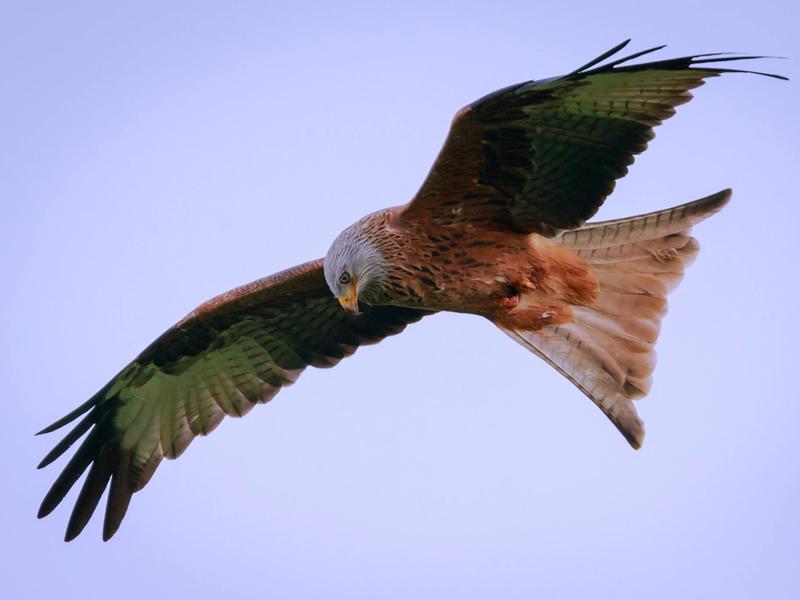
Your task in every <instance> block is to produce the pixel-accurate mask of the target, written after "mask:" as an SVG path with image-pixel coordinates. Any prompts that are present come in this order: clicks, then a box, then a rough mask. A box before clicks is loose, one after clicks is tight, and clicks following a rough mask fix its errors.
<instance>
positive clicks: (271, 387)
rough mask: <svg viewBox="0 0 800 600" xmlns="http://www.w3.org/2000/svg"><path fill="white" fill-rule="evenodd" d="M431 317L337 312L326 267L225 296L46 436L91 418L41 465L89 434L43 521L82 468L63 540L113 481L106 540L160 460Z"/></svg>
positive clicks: (372, 310) (390, 311)
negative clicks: (307, 372) (304, 377)
mask: <svg viewBox="0 0 800 600" xmlns="http://www.w3.org/2000/svg"><path fill="white" fill-rule="evenodd" d="M426 314H430V313H429V312H427V311H422V310H415V309H409V308H398V307H392V306H376V307H365V310H364V312H363V313H362V314H360V315H354V314H352V313H350V312H347V311H345V310H342V308H341V306H340V305H339V303H338V301H337V300H336V299H335V298H334V297H333V295H332V294H331V293H330V291H329V289H328V286H327V285H326V284H325V278H324V275H323V271H322V260H317V261H314V262H310V263H306V264H304V265H301V266H298V267H295V268H293V269H289V270H287V271H283V272H282V273H278V274H276V275H273V276H271V277H267V278H264V279H261V280H258V281H256V282H253V283H251V284H249V285H246V286H243V287H241V288H237V289H235V290H232V291H230V292H228V293H226V294H223V295H221V296H218V297H217V298H214V299H213V300H211V301H209V302H207V303H206V304H204V305H202V306H200V307H199V308H198V309H196V310H195V311H193V312H192V313H191V314H190V315H188V316H187V317H186V318H185V319H183V320H182V321H181V322H180V323H178V324H177V325H175V326H174V327H172V328H171V329H169V330H168V331H167V332H165V333H164V334H163V335H162V336H161V337H159V338H158V339H157V340H156V341H155V342H153V343H152V344H151V345H150V346H149V347H148V348H147V349H146V350H144V352H142V353H141V354H140V355H139V356H138V357H137V358H136V359H135V360H134V361H133V362H131V363H130V364H129V365H128V366H127V367H125V368H124V369H123V370H122V371H121V372H120V373H119V374H118V375H117V376H116V377H114V378H113V379H112V380H111V381H110V382H109V383H108V384H107V385H106V386H105V387H104V388H103V389H101V390H100V391H99V392H98V393H97V394H96V395H95V396H94V397H92V398H91V399H90V400H89V401H88V402H86V403H84V404H83V405H81V406H80V407H78V408H77V409H76V410H74V411H73V412H71V413H70V414H68V415H67V416H65V417H64V418H62V419H60V420H58V421H56V422H55V423H53V424H52V425H51V426H50V427H47V428H46V429H44V430H43V431H42V432H40V433H49V432H51V431H54V430H56V429H59V428H60V427H63V426H64V425H66V424H67V423H69V422H71V421H73V420H75V419H77V418H78V417H80V416H81V415H84V414H85V416H84V417H83V419H82V420H81V421H79V422H78V424H77V425H75V427H74V428H73V429H72V431H70V432H69V433H68V434H67V435H66V437H65V438H64V439H63V440H62V441H61V442H59V443H58V444H57V445H56V447H55V448H53V450H52V451H51V452H50V453H49V454H48V455H47V456H46V457H45V458H44V460H43V461H42V462H41V464H40V465H39V468H42V467H44V466H46V465H48V464H50V463H51V462H52V461H54V460H55V459H57V458H58V457H59V456H61V455H62V454H63V453H64V452H66V451H67V449H68V448H69V447H70V446H71V445H72V444H73V443H74V442H76V441H77V440H78V439H79V438H81V437H82V436H83V435H84V434H85V433H86V432H89V433H88V435H87V436H86V438H85V439H84V440H83V442H82V443H81V445H80V447H79V448H78V450H77V451H76V452H75V454H74V455H73V456H72V458H71V460H70V461H69V463H67V465H66V467H65V468H64V470H63V471H62V472H61V474H60V475H59V476H58V478H57V479H56V481H55V483H53V486H52V487H51V488H50V491H49V492H48V493H47V495H46V496H45V498H44V500H43V502H42V505H41V508H40V510H39V517H40V518H41V517H44V516H46V515H48V514H49V513H50V512H52V511H53V509H54V508H55V507H56V506H57V505H58V504H59V503H60V502H61V501H62V500H63V499H64V496H65V495H66V494H67V492H68V491H69V490H70V488H71V487H72V486H73V485H74V484H75V482H76V481H77V480H78V478H79V477H80V476H81V475H82V474H83V472H84V471H85V470H86V469H87V468H89V474H88V475H87V477H86V480H85V481H84V483H83V487H82V488H81V491H80V494H79V495H78V499H77V501H76V503H75V507H74V509H73V511H72V515H71V517H70V520H69V524H68V526H67V532H66V537H65V539H66V540H67V541H69V540H71V539H73V538H75V537H76V536H77V535H78V534H79V533H80V532H81V531H82V530H83V528H84V527H85V526H86V524H87V523H88V521H89V518H90V517H91V515H92V513H93V512H94V510H95V508H96V506H97V503H98V502H99V500H100V497H101V496H102V494H103V491H104V490H105V488H106V486H107V485H108V482H109V481H111V488H110V491H109V493H108V500H107V506H106V513H105V523H104V526H103V538H104V539H106V540H107V539H109V538H110V537H111V536H112V535H114V533H115V532H116V530H117V528H118V527H119V525H120V522H121V521H122V518H123V517H124V516H125V512H126V510H127V508H128V503H129V502H130V499H131V496H132V495H133V493H134V492H137V491H139V490H140V489H142V488H143V487H144V486H145V485H146V484H147V482H148V480H149V479H150V477H151V476H152V475H153V472H154V471H155V469H156V467H158V464H159V463H160V462H161V460H162V459H163V458H176V457H178V456H180V454H181V453H182V452H183V451H184V450H186V447H187V446H188V445H189V444H190V443H191V441H192V440H193V439H194V438H195V437H196V436H198V435H206V434H208V433H209V432H211V431H212V430H213V429H214V428H215V427H216V426H217V425H218V424H219V422H220V421H221V420H222V418H223V417H224V416H225V415H229V416H237V417H238V416H242V415H244V414H245V413H247V412H248V411H249V410H250V409H251V408H253V406H254V405H256V404H259V403H264V402H267V401H269V400H270V399H272V397H273V396H275V394H277V393H278V391H280V389H281V388H282V387H283V386H286V385H289V384H291V383H293V382H294V381H295V380H296V379H297V377H298V376H299V375H300V373H301V372H302V371H303V369H305V368H306V367H307V366H309V365H311V366H315V367H331V366H333V365H335V364H336V363H338V362H339V361H340V360H341V359H342V358H344V357H346V356H349V355H350V354H352V353H353V352H355V350H356V349H357V348H358V347H359V346H361V345H363V344H373V343H376V342H379V341H380V340H382V339H383V338H384V337H386V336H389V335H394V334H396V333H399V332H401V331H402V330H403V329H404V328H405V327H406V325H408V324H409V323H413V322H415V321H418V320H419V319H420V318H422V317H423V316H425V315H426Z"/></svg>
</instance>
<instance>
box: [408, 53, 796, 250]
mask: <svg viewBox="0 0 800 600" xmlns="http://www.w3.org/2000/svg"><path fill="white" fill-rule="evenodd" d="M627 43H628V42H627V41H626V42H624V43H622V44H620V45H619V46H617V47H615V48H613V49H611V50H609V51H608V52H606V53H605V54H603V55H602V56H599V57H598V58H596V59H595V60H593V61H591V62H590V63H588V64H587V65H584V66H583V67H581V68H579V69H577V70H576V71H573V72H572V73H569V74H568V75H564V76H561V77H554V78H550V79H544V80H541V81H528V82H526V83H520V84H518V85H512V86H510V87H507V88H504V89H501V90H498V91H496V92H494V93H492V94H489V95H488V96H485V97H483V98H481V99H480V100H477V101H476V102H473V103H472V104H470V105H468V106H466V107H464V108H463V109H461V110H460V111H459V112H458V113H457V114H456V116H455V119H454V120H453V124H452V126H451V128H450V133H449V134H448V137H447V140H446V141H445V144H444V147H443V148H442V150H441V152H440V154H439V156H438V157H437V159H436V162H435V163H434V164H433V167H432V168H431V171H430V173H429V174H428V177H427V178H426V180H425V182H424V183H423V185H422V187H421V189H420V190H419V192H418V193H417V195H416V196H415V198H414V199H413V200H412V201H411V202H410V203H409V204H408V205H407V206H406V208H405V211H404V217H405V218H408V219H419V220H432V221H433V222H435V223H437V224H439V225H445V226H446V225H453V224H472V225H478V226H483V227H492V228H502V229H512V230H514V231H519V232H535V233H539V234H541V235H545V236H548V237H551V236H554V235H556V234H558V233H559V232H561V231H563V230H566V229H574V228H576V227H580V226H581V225H583V223H584V222H585V221H586V220H587V219H589V218H590V217H591V216H592V215H594V214H595V213H596V212H597V209H598V208H599V207H600V205H601V204H602V203H603V201H604V200H605V199H606V197H607V196H608V195H609V194H610V193H611V192H612V190H613V189H614V185H615V182H616V180H617V179H619V178H620V177H622V176H624V175H625V174H626V173H627V171H628V165H630V164H631V163H633V160H634V157H635V156H636V155H637V154H639V153H640V152H642V151H643V150H645V148H647V143H648V142H649V141H650V140H651V139H652V138H653V136H654V134H653V128H654V127H655V126H657V125H659V124H660V123H661V122H662V121H664V120H665V119H667V118H669V117H671V116H672V115H673V114H675V107H676V106H677V105H679V104H683V103H685V102H688V101H689V100H690V99H691V94H690V93H689V90H691V89H692V88H696V87H698V86H700V85H702V84H703V82H704V80H705V79H707V78H709V77H716V76H717V75H719V74H721V73H725V72H749V73H752V72H754V71H741V70H737V69H723V68H710V67H707V66H705V65H707V64H709V63H719V62H725V61H730V60H748V59H754V58H761V57H756V56H738V57H737V56H720V55H715V54H704V55H697V56H686V57H682V58H675V59H671V60H662V61H657V62H649V63H643V64H636V65H626V64H624V63H627V62H628V61H630V60H631V59H634V58H637V57H639V56H642V55H645V54H649V53H651V52H655V51H656V50H660V49H661V48H663V46H660V47H658V48H652V49H649V50H645V51H643V52H638V53H636V54H633V55H631V56H627V57H625V58H621V59H618V60H614V61H612V62H609V63H607V64H605V65H602V66H599V67H595V65H598V64H599V63H602V62H603V61H605V60H606V59H607V58H609V57H610V56H612V55H614V54H616V53H617V52H619V51H620V50H621V49H622V48H623V47H624V46H626V45H627ZM695 65H704V66H700V67H695ZM592 67H595V68H592ZM760 74H762V75H768V76H770V77H777V78H779V79H785V78H784V77H781V76H778V75H770V74H766V73H760Z"/></svg>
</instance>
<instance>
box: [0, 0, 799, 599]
mask: <svg viewBox="0 0 800 600" xmlns="http://www.w3.org/2000/svg"><path fill="white" fill-rule="evenodd" d="M110 4H113V5H114V6H110ZM401 6H402V8H401ZM795 6H796V3H794V2H790V1H786V2H750V1H748V2H744V1H738V0H737V1H725V2H685V1H682V0H680V1H673V2H669V3H660V2H659V3H649V2H616V1H613V0H612V1H606V2H583V1H580V2H578V1H576V2H564V3H560V2H535V1H528V2H475V3H470V2H466V1H461V2H450V3H441V4H429V3H427V2H424V3H414V2H404V3H393V4H392V5H385V6H382V5H379V4H378V3H372V2H370V3H364V4H351V3H346V2H336V3H331V4H330V5H325V4H299V3H298V4H296V5H292V6H290V5H289V3H270V2H236V3H225V2H218V3H202V2H183V3H181V2H169V3H166V2H149V3H143V2H128V3H121V2H116V3H106V2H95V3H92V2H49V3H42V2H35V1H26V2H4V3H2V8H0V74H2V93H0V104H1V105H2V107H3V108H2V111H0V131H1V132H2V133H0V173H1V176H0V228H1V231H0V250H1V251H2V254H0V256H2V262H1V263H0V276H1V277H2V281H3V291H2V300H0V325H1V326H2V332H3V333H2V349H0V371H1V373H0V375H1V376H2V382H3V393H2V396H3V406H4V417H5V424H4V427H3V434H2V436H0V457H2V458H1V459H0V460H2V473H3V494H2V500H0V502H2V510H0V531H1V532H2V536H0V544H2V547H1V548H0V552H2V556H0V565H2V566H1V567H0V570H2V582H3V583H2V590H3V592H2V594H3V596H4V597H7V598H47V597H58V598H82V599H91V598H100V597H103V598H109V597H113V598H115V599H118V600H123V599H128V598H135V599H139V600H140V599H142V598H148V597H160V598H184V597H193V598H211V597H220V596H223V597H230V598H251V597H252V598H256V597H258V598H282V599H283V598H285V599H295V598H297V599H301V598H348V599H350V598H414V599H417V598H419V599H427V598H460V599H467V598H495V597H496V598H504V599H516V598H587V597H591V598H597V599H602V598H615V599H620V598H653V599H655V598H665V599H666V598H707V597H716V598H726V599H737V598H756V597H763V598H797V597H800V596H798V594H800V584H799V583H798V578H800V554H799V553H800V548H799V547H798V546H799V543H798V539H800V517H799V516H798V506H800V481H799V477H800V475H799V473H798V464H799V462H798V459H799V458H800V451H799V450H798V429H799V426H800V406H799V405H798V401H800V394H799V393H798V389H797V386H796V383H795V381H796V380H795V375H796V371H797V368H798V367H797V358H796V355H797V346H796V340H797V334H798V316H797V303H798V292H799V291H800V290H799V289H798V284H797V278H798V267H797V253H798V235H797V222H798V217H800V209H799V208H798V206H800V204H799V203H798V200H799V199H798V194H797V185H796V183H795V180H796V178H797V174H798V169H800V163H798V151H797V148H798V145H797V144H798V142H797V140H798V139H799V137H798V134H799V133H800V132H798V117H797V114H798V113H797V107H798V106H800V95H799V94H798V91H797V79H798V75H800V74H798V72H797V64H798V62H797V60H798V58H800V47H799V46H798V41H797V40H798V37H797V24H798V21H799V20H800V19H798V14H797V9H796V8H795ZM627 37H633V38H634V42H633V44H632V45H631V47H630V48H631V50H632V51H635V50H639V49H643V48H647V47H650V46H655V45H658V44H662V43H668V44H669V47H668V48H667V49H666V50H665V51H663V53H662V56H664V57H671V56H677V55H683V54H688V53H697V52H714V51H728V50H731V51H745V52H757V53H765V54H776V55H784V56H789V57H790V60H788V61H777V60H775V61H764V62H763V63H761V64H758V65H753V67H757V68H761V69H764V70H771V71H777V72H780V73H783V74H786V75H789V76H790V77H793V78H794V81H792V82H789V83H785V82H779V81H774V80H770V79H766V78H759V77H755V76H740V75H732V76H728V77H724V78H721V79H717V80H712V81H711V82H710V83H709V84H708V85H707V86H705V87H704V88H702V89H700V90H698V92H697V98H696V100H695V101H694V102H693V103H691V104H689V105H687V106H684V107H682V108H681V109H680V110H679V114H678V117H677V118H675V119H674V120H672V121H669V122H668V123H667V124H666V125H665V126H664V127H662V128H660V129H659V131H658V137H657V139H656V140H655V141H654V143H653V144H652V145H651V149H650V150H649V151H648V152H647V153H646V154H644V155H643V156H641V157H640V158H639V159H638V160H637V163H636V165H635V166H634V167H633V168H632V170H631V173H630V175H629V176H628V177H626V178H625V179H624V180H622V181H621V183H620V184H619V185H618V187H617V191H616V193H615V194H614V196H613V197H612V198H611V199H610V200H609V201H608V203H607V205H606V206H605V207H603V209H602V210H601V212H600V215H599V216H600V217H603V218H610V217H619V216H626V215H630V214H637V213H641V212H645V211H649V210H654V209H658V208H664V207H667V206H671V205H673V204H678V203H682V202H685V201H688V200H692V199H694V198H697V197H700V196H702V195H705V194H708V193H711V192H714V191H717V190H719V189H722V188H724V187H728V186H731V187H733V188H734V198H733V202H732V203H731V205H730V206H729V207H728V208H726V210H725V211H723V212H722V213H721V214H719V215H718V216H716V217H714V218H713V219H711V220H710V221H707V222H705V223H703V224H702V225H700V226H698V227H697V228H696V230H695V233H696V235H697V237H698V238H699V239H700V241H701V244H702V246H703V251H702V252H701V253H700V256H699V258H698V260H697V262H696V263H695V265H694V266H693V267H692V268H691V269H690V271H689V272H688V275H687V277H686V278H685V279H684V282H683V284H682V285H681V287H680V288H679V289H678V290H677V292H676V293H674V294H673V296H672V297H671V308H670V313H669V315H668V316H667V318H666V320H665V322H664V327H663V333H662V336H661V339H660V342H659V344H658V351H659V367H658V369H657V370H656V376H655V386H654V388H653V391H652V393H651V394H650V396H649V397H648V398H647V399H646V400H644V401H642V402H641V403H640V404H639V408H640V411H641V414H642V416H643V418H644V419H645V421H646V423H647V428H648V437H647V440H646V442H645V446H644V448H643V449H642V450H641V451H640V452H635V451H633V450H631V449H630V448H629V447H628V445H627V443H626V442H625V441H624V439H623V438H622V437H621V436H620V435H619V434H618V433H617V431H616V430H615V429H614V427H613V426H612V425H611V424H610V423H609V422H607V421H606V419H605V417H603V415H602V414H601V413H600V411H598V410H597V409H596V408H595V407H594V406H593V405H592V404H591V403H590V402H589V401H588V400H587V399H586V398H584V397H583V396H582V395H581V394H580V393H579V392H578V391H577V390H576V389H575V388H573V387H572V386H571V385H570V384H569V383H568V382H567V381H565V380H564V379H563V378H562V377H560V376H559V375H558V374H557V373H555V372H554V371H553V370H552V369H550V368H549V367H548V366H547V365H545V364H544V363H543V362H542V361H541V360H539V359H537V358H536V357H535V356H533V355H531V354H528V353H526V352H525V351H524V350H523V349H522V348H521V347H519V346H517V345H516V344H514V343H513V342H511V341H510V340H509V339H508V338H506V337H505V336H504V335H502V334H501V333H500V332H499V331H496V330H494V328H493V327H492V326H491V325H490V324H489V323H487V322H484V321H482V320H481V319H478V318H474V317H473V318H471V317H468V316H464V315H440V316H437V317H434V318H430V319H427V320H426V321H424V322H422V323H420V324H418V325H415V326H412V327H411V328H410V329H409V330H408V331H407V332H406V333H405V334H403V335H402V336H399V337H396V338H393V339H391V340H388V341H386V342H385V343H383V344H381V345H379V346H375V347H370V348H367V349H362V350H361V351H359V352H358V353H357V355H356V356H355V357H354V358H352V359H349V360H346V361H344V362H343V363H342V364H341V365H340V366H339V367H337V368H336V369H333V370H326V371H322V370H313V369H312V370H309V371H308V372H307V373H306V374H305V375H304V376H303V377H302V378H301V380H300V381H299V382H298V383H297V384H296V385H295V386H293V387H292V388H289V389H287V390H285V391H284V392H282V393H281V394H280V395H279V396H278V397H277V398H276V400H275V401H273V402H272V403H270V404H269V405H267V406H263V407H257V408H256V409H255V410H253V411H252V412H251V413H250V414H249V415H248V416H247V417H246V418H245V419H242V420H226V421H225V422H224V423H223V424H222V425H221V426H220V427H219V429H217V431H215V432H214V434H213V435H212V436H210V437H208V438H206V439H201V440H198V441H196V442H195V443H194V444H193V445H192V447H191V448H190V449H189V450H188V451H187V452H186V454H185V455H184V456H183V457H182V458H181V459H180V460H179V461H176V462H169V463H162V466H161V468H160V469H159V471H158V472H157V474H156V476H155V477H154V478H153V480H152V482H151V483H150V485H149V486H148V487H147V488H146V489H145V490H144V491H143V492H141V493H139V494H137V495H136V496H134V498H133V502H132V503H131V507H130V511H129V513H128V516H127V518H126V520H125V521H124V522H123V524H122V528H121V530H120V531H119V533H118V534H117V536H116V537H115V538H114V539H113V540H112V541H111V542H109V543H106V544H104V543H102V542H101V540H100V528H101V521H102V519H97V518H95V520H93V521H92V523H91V524H90V525H89V527H88V528H87V530H86V531H85V532H84V534H83V535H82V536H81V537H80V538H78V540H77V541H75V542H73V543H71V544H64V543H63V542H62V541H61V540H62V536H63V531H64V528H65V526H66V522H67V519H68V516H69V511H70V508H71V504H72V502H73V501H74V497H75V493H73V494H72V495H70V496H69V498H68V500H67V502H65V503H64V505H62V506H61V507H59V509H58V510H57V511H56V512H55V513H54V514H53V515H52V516H51V517H50V518H48V519H46V520H44V521H37V520H36V519H35V513H36V510H37V508H38V505H39V502H40V500H41V498H42V496H43V494H44V493H45V492H46V490H47V488H48V487H49V486H50V484H51V482H52V480H53V479H54V478H55V476H56V475H57V473H58V470H59V469H60V468H61V467H62V466H63V464H64V462H65V461H64V460H63V459H62V460H61V461H59V462H58V463H57V464H56V465H54V466H52V467H50V468H49V469H47V470H46V471H43V472H37V471H36V470H35V465H36V463H37V462H38V461H39V460H40V459H41V457H42V456H43V455H44V454H45V453H46V452H47V451H48V450H49V449H50V448H51V446H52V445H53V444H55V443H56V441H58V439H59V438H58V437H57V436H56V435H51V436H45V437H38V438H34V437H33V433H34V432H35V431H37V430H39V429H40V428H42V427H43V426H45V425H47V424H49V423H50V422H52V421H53V420H55V419H56V418H58V417H60V416H62V415H63V414H65V413H66V412H68V411H69V410H71V409H72V408H73V407H74V406H76V405H77V404H79V403H80V402H83V401H84V400H85V399H86V398H88V397H89V396H91V395H92V394H93V393H94V392H95V391H96V390H97V389H98V388H100V387H101V386H102V385H103V384H104V383H105V382H106V381H107V380H108V378H110V377H111V376H112V375H114V374H115V373H116V372H117V371H118V369H119V368H120V367H121V366H123V365H124V364H125V363H127V362H128V361H129V360H130V359H131V358H133V357H134V356H135V355H136V354H137V353H138V352H139V351H140V350H141V349H143V348H144V347H145V346H146V345H147V344H148V343H149V342H150V341H151V340H152V339H153V338H155V337H156V336H157V335H158V334H160V333H161V332H162V331H163V330H164V329H166V328H167V327H169V326H170V325H171V324H172V323H173V322H175V321H176V320H177V319H179V318H180V317H182V316H183V315H184V314H185V313H186V312H188V311H189V310H190V309H191V308H193V307H194V306H195V305H197V304H198V303H200V302H201V301H203V300H205V299H207V298H209V297H210V296H213V295H215V294H217V293H219V292H221V291H224V290H226V289H228V288H231V287H234V286H236V285H239V284H241V283H244V282H247V281H250V280H252V279H255V278H257V277H260V276H263V275H267V274H270V273H273V272H275V271H278V270H280V269H283V268H285V267H288V266H291V265H294V264H297V263H299V262H302V261H305V260H308V259H312V258H316V257H319V256H321V255H323V254H324V252H325V251H326V249H327V247H328V245H329V243H330V241H331V240H332V239H333V237H334V236H335V235H336V234H337V233H338V232H339V231H340V230H341V229H342V228H344V227H345V226H347V225H348V224H350V223H351V222H352V221H354V220H355V219H357V218H358V217H360V216H362V215H363V214H365V213H367V212H369V211H372V210H375V209H378V208H381V207H383V206H386V205H392V204H399V203H402V202H405V201H406V200H408V199H409V198H410V197H411V196H412V195H413V193H414V192H415V191H416V189H417V187H418V186H419V184H420V183H421V181H422V179H423V178H424V176H425V174H426V173H427V170H428V168H429V166H430V164H431V162H432V160H433V158H434V156H435V154H436V152H437V151H438V149H439V147H440V145H441V143H442V141H443V139H444V136H445V134H446V131H447V128H448V126H449V123H450V119H451V118H452V116H453V114H454V113H455V111H456V110H457V109H458V108H460V107H461V106H463V105H464V104H466V103H467V102H470V101H472V100H474V99H476V98H478V97H480V96H482V95H483V94H485V93H487V92H489V91H491V90H494V89H496V88H498V87H501V86H505V85H508V84H511V83H515V82H518V81H521V80H525V79H529V78H541V77H546V76H551V75H557V74H560V73H564V72H567V71H569V70H571V69H573V68H575V67H577V66H579V65H581V64H583V63H585V62H586V61H588V60H589V59H591V58H592V57H594V56H596V55H598V54H600V53H601V52H603V51H604V50H606V49H608V48H610V47H612V46H613V45H615V44H616V43H618V42H620V41H621V40H623V39H625V38H627Z"/></svg>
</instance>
